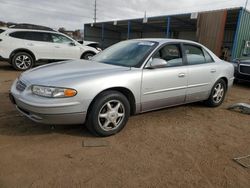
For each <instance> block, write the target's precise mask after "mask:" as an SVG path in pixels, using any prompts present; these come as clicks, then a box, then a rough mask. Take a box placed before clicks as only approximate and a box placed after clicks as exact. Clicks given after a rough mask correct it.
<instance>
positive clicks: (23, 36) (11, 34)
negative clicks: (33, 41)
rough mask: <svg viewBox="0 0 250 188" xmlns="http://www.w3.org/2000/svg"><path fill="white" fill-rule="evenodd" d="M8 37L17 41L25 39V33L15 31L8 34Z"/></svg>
mask: <svg viewBox="0 0 250 188" xmlns="http://www.w3.org/2000/svg"><path fill="white" fill-rule="evenodd" d="M9 36H11V37H14V38H18V39H25V32H24V31H17V32H13V33H10V34H9Z"/></svg>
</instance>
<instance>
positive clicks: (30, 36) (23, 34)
mask: <svg viewBox="0 0 250 188" xmlns="http://www.w3.org/2000/svg"><path fill="white" fill-rule="evenodd" d="M9 36H11V37H14V38H18V39H25V40H33V41H41V42H52V38H51V34H50V33H45V32H32V31H17V32H13V33H11V34H10V35H9Z"/></svg>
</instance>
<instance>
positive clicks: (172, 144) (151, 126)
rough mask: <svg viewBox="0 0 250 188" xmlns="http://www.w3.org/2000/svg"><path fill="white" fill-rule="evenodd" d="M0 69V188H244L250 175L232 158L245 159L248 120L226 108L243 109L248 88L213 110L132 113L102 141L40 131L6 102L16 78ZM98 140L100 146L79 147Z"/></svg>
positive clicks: (64, 129) (77, 131) (195, 107)
mask: <svg viewBox="0 0 250 188" xmlns="http://www.w3.org/2000/svg"><path fill="white" fill-rule="evenodd" d="M19 74H20V73H19V72H16V71H14V70H13V69H12V68H11V67H10V65H8V64H7V63H0V187H1V188H2V187H199V188H201V187H211V188H214V187H231V188H236V187H250V170H249V169H245V168H243V167H241V166H239V165H238V164H236V163H235V162H234V161H232V158H234V157H238V156H244V155H248V154H250V116H249V115H244V114H241V113H237V112H231V111H228V110H226V107H227V106H228V105H230V104H233V103H237V102H248V103H250V85H248V84H241V85H236V86H234V87H233V88H232V89H231V90H230V92H229V93H228V96H227V98H226V101H225V103H224V104H223V105H222V106H221V107H219V108H215V109H212V108H206V107H204V106H203V105H202V104H201V103H196V104H190V105H184V106H180V107H174V108H169V109H165V110H160V111H155V112H151V113H146V114H143V115H137V116H134V117H132V118H130V120H129V123H128V124H127V126H126V127H125V129H124V130H123V131H122V132H120V133H119V134H118V135H115V136H112V137H108V138H96V137H93V136H92V135H91V134H89V133H88V131H87V130H86V129H85V128H84V126H56V127H55V129H51V127H50V126H45V125H39V124H36V123H33V122H31V121H30V120H28V119H26V118H25V117H23V116H21V115H20V114H19V113H18V112H17V111H16V110H15V107H14V106H13V105H12V104H11V103H10V101H9V99H8V90H9V88H10V85H11V83H12V81H13V80H14V79H15V78H16V77H17V76H18V75H19ZM91 139H94V140H97V139H102V140H105V141H108V142H109V145H108V146H107V147H92V148H87V147H82V142H83V141H84V140H91Z"/></svg>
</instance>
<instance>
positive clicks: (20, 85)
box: [16, 80, 26, 91]
mask: <svg viewBox="0 0 250 188" xmlns="http://www.w3.org/2000/svg"><path fill="white" fill-rule="evenodd" d="M25 88H26V85H25V83H23V82H22V81H21V80H18V81H17V83H16V89H17V90H18V91H24V90H25Z"/></svg>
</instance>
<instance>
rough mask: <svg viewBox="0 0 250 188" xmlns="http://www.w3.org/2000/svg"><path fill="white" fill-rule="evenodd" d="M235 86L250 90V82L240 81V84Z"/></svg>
mask: <svg viewBox="0 0 250 188" xmlns="http://www.w3.org/2000/svg"><path fill="white" fill-rule="evenodd" d="M234 86H237V87H242V88H249V89H250V82H246V81H240V82H237V83H234Z"/></svg>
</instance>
